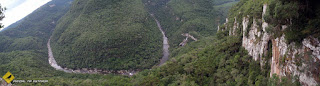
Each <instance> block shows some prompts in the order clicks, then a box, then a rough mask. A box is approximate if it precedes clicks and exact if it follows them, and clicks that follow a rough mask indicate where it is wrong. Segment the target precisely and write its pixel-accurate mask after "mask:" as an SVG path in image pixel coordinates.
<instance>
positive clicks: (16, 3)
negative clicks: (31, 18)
mask: <svg viewBox="0 0 320 86" xmlns="http://www.w3.org/2000/svg"><path fill="white" fill-rule="evenodd" d="M49 1H51V0H0V4H1V6H4V7H6V8H7V10H6V11H5V12H4V14H5V18H4V19H3V20H2V21H0V22H1V23H2V24H3V25H4V27H8V26H9V25H11V24H13V23H15V22H17V21H19V20H20V19H22V18H24V17H25V16H27V15H28V14H30V13H32V12H33V11H34V10H36V9H37V8H39V7H40V6H42V5H44V4H46V3H48V2H49Z"/></svg>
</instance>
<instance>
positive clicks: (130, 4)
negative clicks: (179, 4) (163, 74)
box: [51, 0, 162, 70]
mask: <svg viewBox="0 0 320 86" xmlns="http://www.w3.org/2000/svg"><path fill="white" fill-rule="evenodd" d="M161 38H162V35H161V32H160V31H159V29H158V28H157V26H156V23H155V21H154V20H153V18H152V17H151V16H150V15H149V14H148V13H147V12H146V11H145V10H144V7H143V3H142V2H141V1H140V0H134V1H130V0H123V1H118V0H111V1H110V0H91V1H88V0H76V1H74V2H73V6H72V7H71V8H70V11H69V12H68V13H67V14H66V15H65V16H64V17H63V19H62V20H61V21H59V24H58V25H57V27H56V28H55V31H54V33H53V37H52V41H51V42H52V49H53V54H54V56H55V58H56V60H57V62H58V64H59V65H61V66H63V67H67V68H73V69H75V68H98V69H108V70H120V69H146V68H151V67H152V66H153V65H155V64H156V63H158V61H159V58H161V52H162V50H161V46H162V44H161V43H162V39H161Z"/></svg>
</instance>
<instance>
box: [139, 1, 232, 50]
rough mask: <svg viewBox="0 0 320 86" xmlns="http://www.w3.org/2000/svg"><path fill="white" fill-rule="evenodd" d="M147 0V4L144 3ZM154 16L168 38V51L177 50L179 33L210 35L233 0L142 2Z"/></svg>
mask: <svg viewBox="0 0 320 86" xmlns="http://www.w3.org/2000/svg"><path fill="white" fill-rule="evenodd" d="M148 1H150V2H148ZM143 2H144V3H146V4H145V6H146V8H147V9H148V10H149V12H150V13H153V14H155V16H156V17H157V19H158V20H159V21H160V23H161V24H162V27H163V29H164V30H165V32H166V35H167V36H168V38H169V43H170V48H171V49H170V50H174V49H175V48H178V47H179V46H178V44H179V43H180V42H181V41H182V40H183V39H184V37H183V36H181V34H182V33H190V32H196V33H197V34H198V35H199V36H201V37H207V36H212V35H214V34H215V33H216V31H217V25H219V24H221V23H223V22H225V21H224V20H225V18H226V17H227V16H226V15H227V12H228V9H229V8H230V7H231V6H232V5H233V4H235V3H236V1H234V0H219V1H218V0H170V1H169V0H143Z"/></svg>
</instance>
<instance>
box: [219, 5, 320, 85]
mask: <svg viewBox="0 0 320 86" xmlns="http://www.w3.org/2000/svg"><path fill="white" fill-rule="evenodd" d="M267 7H268V5H267V4H264V5H263V13H262V19H255V18H252V20H253V21H252V22H250V15H247V16H246V17H243V18H242V24H241V25H242V27H241V26H240V25H239V23H238V22H237V20H236V19H237V18H234V19H235V21H234V22H228V21H227V23H232V24H231V25H233V26H228V24H227V23H225V24H224V25H225V26H224V28H221V27H219V30H221V31H224V30H228V32H229V35H237V34H239V33H237V30H240V31H242V46H243V47H244V48H245V49H246V50H247V51H248V53H249V55H251V56H252V57H253V59H254V60H256V61H260V64H261V65H263V64H264V63H265V62H266V60H267V59H264V58H263V57H264V56H266V54H267V53H268V49H272V58H271V61H270V64H269V65H270V66H271V70H270V71H271V72H270V75H273V74H276V75H278V76H280V78H281V77H284V76H287V77H291V76H298V77H299V81H300V82H301V83H302V85H308V86H316V85H319V82H320V80H319V75H320V74H319V73H320V64H319V63H320V42H319V40H318V39H316V38H314V37H312V36H309V37H307V38H304V39H303V41H302V43H301V44H302V45H301V46H297V45H296V43H294V42H292V43H287V42H286V39H285V35H284V34H282V35H281V36H280V37H273V36H272V34H274V33H268V32H267V28H268V26H269V24H268V23H267V22H265V20H264V15H265V14H266V10H267ZM227 20H228V19H227ZM250 23H251V25H250V26H249V24H250ZM228 27H230V28H228ZM287 27H288V25H281V31H284V30H285V29H286V28H287ZM270 43H271V45H272V47H269V46H268V45H269V44H270Z"/></svg>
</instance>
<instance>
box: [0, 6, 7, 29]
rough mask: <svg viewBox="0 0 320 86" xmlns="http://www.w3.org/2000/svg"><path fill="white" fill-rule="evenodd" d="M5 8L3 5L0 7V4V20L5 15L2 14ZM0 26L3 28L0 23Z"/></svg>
mask: <svg viewBox="0 0 320 86" xmlns="http://www.w3.org/2000/svg"><path fill="white" fill-rule="evenodd" d="M5 10H6V9H5V8H4V7H2V6H1V4H0V21H2V19H3V18H4V17H5V16H4V11H5ZM0 28H3V25H2V24H0Z"/></svg>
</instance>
